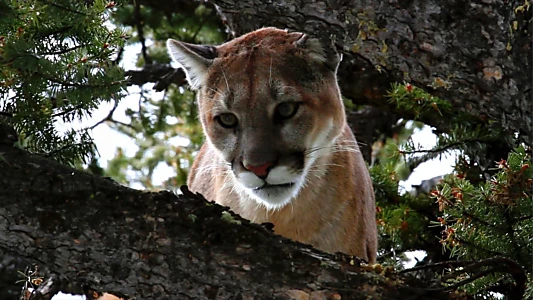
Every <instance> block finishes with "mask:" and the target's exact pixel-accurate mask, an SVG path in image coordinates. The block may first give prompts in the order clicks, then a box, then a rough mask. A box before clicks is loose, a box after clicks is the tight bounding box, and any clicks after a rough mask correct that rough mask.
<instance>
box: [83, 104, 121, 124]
mask: <svg viewBox="0 0 533 300" xmlns="http://www.w3.org/2000/svg"><path fill="white" fill-rule="evenodd" d="M117 107H118V101H117V100H115V103H114V104H113V108H112V109H111V110H110V111H109V113H108V114H107V116H105V117H104V118H103V119H102V120H100V121H98V122H96V123H95V124H94V125H93V126H90V127H88V128H87V129H90V130H92V129H95V128H96V127H97V126H98V125H100V124H102V123H104V122H105V121H111V120H113V114H114V113H115V110H116V109H117Z"/></svg>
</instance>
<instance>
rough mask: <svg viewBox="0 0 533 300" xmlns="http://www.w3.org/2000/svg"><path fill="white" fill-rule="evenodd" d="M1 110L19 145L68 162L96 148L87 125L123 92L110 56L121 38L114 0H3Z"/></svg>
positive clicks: (120, 77)
mask: <svg viewBox="0 0 533 300" xmlns="http://www.w3.org/2000/svg"><path fill="white" fill-rule="evenodd" d="M0 6H1V7H3V8H4V9H0V66H1V68H2V71H1V72H0V97H1V99H0V111H1V112H2V117H3V120H5V121H7V122H9V123H11V124H12V125H13V126H14V127H15V129H16V130H17V131H18V132H19V134H20V135H21V145H20V146H22V147H24V148H26V149H27V150H30V151H33V152H37V153H41V154H43V155H45V156H48V157H51V158H54V159H57V160H59V161H62V162H65V163H74V162H76V161H80V160H81V161H84V162H85V161H87V160H88V159H89V158H90V157H91V155H92V154H93V153H94V150H95V149H94V145H93V143H92V139H91V136H90V134H89V133H88V130H87V129H88V128H75V127H73V126H72V125H71V124H70V123H71V122H73V121H76V120H77V121H79V120H81V119H83V118H84V117H90V116H91V112H92V111H93V110H94V109H95V108H97V107H98V106H99V104H100V103H102V102H103V101H119V100H120V99H121V97H122V96H123V91H124V86H125V78H124V72H123V70H122V69H121V68H120V67H118V65H117V63H116V61H114V60H113V54H114V52H115V50H116V49H117V48H118V47H120V46H121V45H122V44H123V42H124V39H123V38H124V36H123V34H122V32H121V30H120V29H119V28H113V27H114V26H111V24H110V23H109V22H108V19H109V13H108V11H109V9H111V8H112V7H113V6H114V4H113V2H109V1H103V0H95V1H65V0H58V1H56V0H54V1H46V0H44V1H37V0H35V1H17V0H2V1H1V2H0ZM115 56H116V55H115Z"/></svg>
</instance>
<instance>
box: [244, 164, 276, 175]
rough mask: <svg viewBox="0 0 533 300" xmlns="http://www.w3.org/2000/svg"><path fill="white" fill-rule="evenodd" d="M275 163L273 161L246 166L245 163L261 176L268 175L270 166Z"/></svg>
mask: <svg viewBox="0 0 533 300" xmlns="http://www.w3.org/2000/svg"><path fill="white" fill-rule="evenodd" d="M272 165H274V164H273V163H266V164H263V165H260V166H246V165H244V168H245V169H246V170H248V171H250V172H253V173H254V174H255V175H257V176H259V177H266V176H267V175H268V171H269V170H268V168H270V167H272Z"/></svg>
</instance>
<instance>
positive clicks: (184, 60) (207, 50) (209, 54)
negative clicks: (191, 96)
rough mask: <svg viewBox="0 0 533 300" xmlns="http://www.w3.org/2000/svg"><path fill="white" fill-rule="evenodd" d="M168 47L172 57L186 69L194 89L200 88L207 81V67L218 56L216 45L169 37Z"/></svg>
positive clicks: (188, 79)
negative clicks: (196, 43) (198, 43)
mask: <svg viewBox="0 0 533 300" xmlns="http://www.w3.org/2000/svg"><path fill="white" fill-rule="evenodd" d="M167 49H168V53H169V54H170V57H171V58H172V59H173V60H174V61H175V62H177V63H178V64H179V65H180V66H181V67H182V68H183V69H184V70H185V74H186V75H187V81H188V82H189V85H190V86H191V88H192V89H198V88H199V87H200V86H202V85H203V84H204V83H205V80H206V78H207V69H208V68H209V67H210V66H211V64H212V63H213V60H214V59H215V58H216V57H217V48H216V47H214V46H205V45H193V44H188V43H184V42H179V41H176V40H173V39H168V40H167Z"/></svg>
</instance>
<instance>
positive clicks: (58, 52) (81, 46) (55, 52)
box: [40, 45, 90, 55]
mask: <svg viewBox="0 0 533 300" xmlns="http://www.w3.org/2000/svg"><path fill="white" fill-rule="evenodd" d="M86 46H90V45H78V46H75V47H72V48H68V49H64V50H60V51H52V52H41V53H40V54H42V55H60V54H65V53H67V52H70V51H74V50H76V49H79V48H83V47H86Z"/></svg>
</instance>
